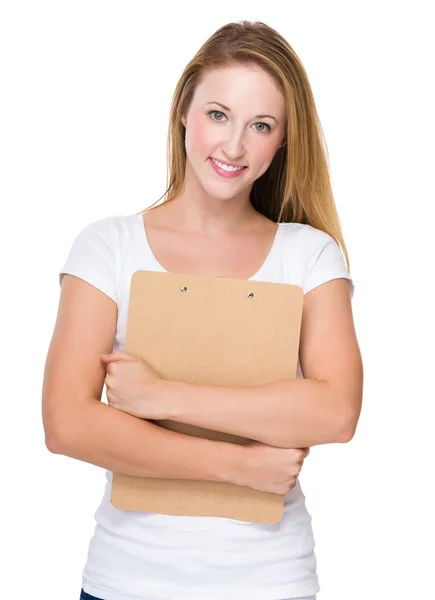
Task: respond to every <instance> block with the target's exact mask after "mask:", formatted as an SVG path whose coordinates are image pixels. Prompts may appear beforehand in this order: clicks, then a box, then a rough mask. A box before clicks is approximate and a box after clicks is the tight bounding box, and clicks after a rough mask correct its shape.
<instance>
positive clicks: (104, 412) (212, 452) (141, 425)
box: [46, 398, 245, 483]
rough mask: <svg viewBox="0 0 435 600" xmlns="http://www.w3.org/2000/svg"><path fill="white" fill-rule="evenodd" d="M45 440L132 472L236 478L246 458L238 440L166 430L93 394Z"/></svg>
mask: <svg viewBox="0 0 435 600" xmlns="http://www.w3.org/2000/svg"><path fill="white" fill-rule="evenodd" d="M46 444H47V447H48V449H49V450H50V451H51V452H53V453H55V454H63V455H65V456H70V457H71V458H76V459H77V460H82V461H84V462H87V463H91V464H93V465H96V466H98V467H102V468H103V469H108V470H109V471H113V472H115V473H122V474H125V475H133V476H134V477H156V478H163V479H199V480H203V481H204V480H206V481H221V482H224V481H225V482H229V483H235V482H236V481H238V476H239V473H240V472H242V470H243V469H244V461H245V456H244V455H242V454H241V449H242V447H240V446H237V445H236V444H229V443H226V442H216V441H211V440H206V439H202V438H196V437H192V436H188V435H184V434H182V433H177V432H175V431H170V430H167V429H164V428H162V427H158V426H157V425H154V424H153V423H150V422H149V421H143V420H142V419H139V418H137V417H134V416H132V415H129V414H127V413H125V412H122V411H119V410H116V409H115V408H112V407H111V406H108V405H107V404H104V403H102V402H100V401H99V400H98V399H97V398H90V399H88V400H87V401H85V402H83V403H82V404H81V406H80V410H76V411H75V412H74V411H73V410H71V411H70V412H69V421H68V424H67V425H66V424H65V426H64V427H63V428H62V430H60V431H59V432H58V435H57V436H56V435H54V436H53V438H47V442H46Z"/></svg>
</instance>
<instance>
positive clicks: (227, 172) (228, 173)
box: [208, 156, 248, 179]
mask: <svg viewBox="0 0 435 600" xmlns="http://www.w3.org/2000/svg"><path fill="white" fill-rule="evenodd" d="M208 160H209V162H210V164H211V166H212V167H213V169H214V171H215V172H216V173H217V174H218V175H220V176H221V177H226V178H227V179H234V177H239V176H240V175H241V174H242V173H243V172H244V171H246V169H247V168H248V167H242V168H234V167H226V166H224V165H223V164H222V163H221V165H218V164H217V163H216V162H215V160H214V159H213V158H212V157H211V156H210V157H209V159H208Z"/></svg>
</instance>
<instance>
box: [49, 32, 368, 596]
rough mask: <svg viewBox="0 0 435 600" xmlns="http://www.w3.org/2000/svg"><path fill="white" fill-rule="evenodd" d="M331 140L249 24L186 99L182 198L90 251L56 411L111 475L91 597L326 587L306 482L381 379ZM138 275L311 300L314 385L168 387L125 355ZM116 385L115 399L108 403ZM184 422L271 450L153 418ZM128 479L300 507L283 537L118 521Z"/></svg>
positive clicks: (300, 85)
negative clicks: (265, 286) (358, 297)
mask: <svg viewBox="0 0 435 600" xmlns="http://www.w3.org/2000/svg"><path fill="white" fill-rule="evenodd" d="M322 140H323V138H322V134H321V126H320V123H319V120H318V117H317V113H316V109H315V103H314V100H313V96H312V92H311V89H310V85H309V82H308V79H307V75H306V73H305V70H304V68H303V66H302V65H301V62H300V61H299V59H298V57H297V56H296V54H295V52H294V51H293V50H292V48H291V47H290V45H289V44H288V42H287V41H286V40H284V39H283V38H282V37H281V36H280V35H279V34H278V33H277V32H276V31H275V30H274V29H272V28H270V27H268V26H267V25H265V24H263V23H259V22H254V23H251V22H247V21H243V22H240V23H230V24H228V25H226V26H224V27H222V28H220V29H219V30H218V31H216V33H215V34H214V35H212V37H211V38H210V39H209V40H208V41H207V42H206V43H205V44H204V45H203V47H202V48H201V49H200V50H199V51H198V52H197V54H196V56H194V58H193V59H192V60H191V61H190V63H189V64H188V65H187V67H186V68H185V70H184V72H183V74H182V76H181V78H180V81H179V82H178V84H177V87H176V90H175V94H174V98H173V103H172V107H171V114H170V128H169V138H168V142H169V146H168V156H169V161H168V162H169V187H168V190H167V192H166V194H165V198H164V201H163V202H162V203H161V204H160V205H158V206H156V207H154V208H151V209H149V210H146V211H143V212H142V213H138V214H129V215H118V216H110V217H107V218H104V219H101V220H99V221H96V222H93V223H91V224H90V225H87V226H86V227H84V229H83V230H81V231H80V232H79V234H78V235H77V237H76V239H75V240H74V242H73V244H72V247H71V250H70V253H69V255H68V257H67V260H66V263H65V264H64V266H63V268H62V270H61V272H60V274H59V276H60V282H61V296H60V303H59V312H58V316H57V322H56V326H55V331H54V334H53V339H52V342H51V345H50V349H49V352H48V356H47V363H46V370H45V376H44V391H43V416H44V427H45V431H46V439H47V447H48V448H49V449H50V450H51V451H52V452H57V453H61V454H64V455H67V456H71V457H73V458H76V459H79V460H83V461H86V462H89V463H92V464H95V465H98V466H100V467H102V468H105V469H106V477H107V484H106V489H105V494H104V497H103V500H102V503H101V504H100V506H99V508H98V510H97V512H96V514H95V519H96V528H95V533H94V535H93V538H92V540H91V543H90V546H89V552H88V557H87V562H86V565H85V567H84V571H83V581H82V586H83V587H82V591H81V598H82V599H83V600H95V599H96V598H98V599H103V600H125V599H126V598H129V600H152V599H153V598H155V599H157V598H159V599H172V600H175V599H181V598H183V599H189V600H194V599H196V600H206V599H207V600H213V599H215V600H224V599H225V600H230V599H232V600H236V599H237V600H278V599H290V598H291V599H293V600H296V599H299V600H302V598H305V600H308V599H309V600H312V599H314V598H315V596H316V593H317V592H318V591H319V590H320V586H319V582H318V578H317V574H316V557H315V553H314V545H315V544H314V538H313V532H312V528H311V516H310V514H309V512H308V511H307V509H306V506H305V496H304V494H303V492H302V490H301V487H300V484H299V480H298V475H299V472H300V469H301V466H302V463H303V460H304V458H305V457H306V455H307V453H308V451H309V447H310V446H314V445H319V444H328V443H337V442H347V441H349V440H350V439H351V438H352V436H353V434H354V432H355V428H356V425H357V421H358V418H359V413H360V409H361V400H362V380H363V372H362V361H361V357H360V352H359V347H358V343H357V339H356V335H355V329H354V323H353V316H352V308H351V298H352V296H353V289H354V288H353V282H352V279H351V277H350V274H349V271H348V268H347V267H346V265H345V262H344V258H343V254H342V250H341V249H340V246H341V247H342V248H343V251H344V253H345V255H346V261H347V262H348V256H347V252H346V247H345V244H344V240H343V236H342V232H341V228H340V223H339V218H338V215H337V211H336V207H335V203H334V199H333V194H332V191H331V185H330V179H329V173H328V168H327V160H326V155H325V150H324V145H323V143H322ZM138 269H147V270H156V271H163V272H165V271H168V272H174V273H186V274H192V275H204V276H220V277H233V278H239V279H255V280H260V281H275V282H282V283H292V284H297V285H299V286H300V287H302V288H303V290H304V293H305V296H304V309H303V319H302V329H301V339H300V351H299V361H298V377H297V378H296V379H292V380H286V381H281V382H277V383H274V384H273V385H264V386H256V387H254V386H253V387H240V388H232V387H214V386H195V385H190V384H187V383H184V382H175V381H166V380H164V379H163V378H161V377H160V376H159V374H158V373H157V372H155V371H154V370H153V369H152V368H151V367H150V366H149V365H147V364H146V363H145V361H143V360H141V359H140V358H139V357H135V356H133V355H131V354H128V353H126V352H124V350H123V348H124V342H125V334H126V320H127V308H128V299H129V289H130V287H129V286H130V279H131V276H132V274H133V273H134V272H135V271H136V270H138ZM108 352H110V354H107V353H108ZM104 383H105V384H106V387H107V399H108V404H105V403H101V402H98V401H96V400H100V399H101V393H102V389H103V385H104ZM252 402H255V406H256V410H255V411H253V410H252ZM216 403H219V405H220V406H221V407H222V411H221V413H220V414H219V415H216V412H215V411H212V410H211V407H212V406H216ZM271 406H273V410H272V411H271V410H270V407H271ZM199 407H200V410H199ZM249 407H251V410H249ZM195 409H196V410H195ZM175 410H177V411H179V412H178V413H177V414H179V415H180V414H182V416H181V417H180V418H179V419H178V420H179V421H181V420H182V419H184V422H191V423H192V424H195V425H199V426H203V427H206V428H207V427H208V428H210V429H216V430H219V427H221V428H222V429H221V430H222V431H223V430H225V431H227V432H230V433H235V434H239V435H243V436H246V437H248V438H250V439H252V440H254V442H253V443H251V444H249V445H247V446H238V445H235V444H226V443H223V442H217V443H216V442H210V441H209V440H205V439H200V438H193V437H191V436H185V435H182V434H179V433H176V432H172V431H169V430H165V429H163V428H160V427H158V426H156V425H155V424H153V423H151V422H149V421H147V420H146V419H147V418H148V419H150V418H152V417H153V416H155V415H156V414H158V413H157V411H163V412H164V414H165V415H166V418H170V417H169V415H174V414H175V412H174V411H175ZM165 411H166V412H165ZM180 411H181V413H180ZM182 411H185V412H184V413H183V412H182ZM189 415H190V416H189ZM193 415H195V416H193ZM266 415H269V418H268V419H266V418H265V416H266ZM138 417H141V418H138ZM160 418H165V417H160ZM189 419H191V420H190V421H189ZM113 472H119V473H126V474H129V475H134V476H142V477H147V476H149V477H162V478H178V479H182V478H185V479H202V480H215V481H230V482H232V483H236V484H238V485H245V486H250V487H252V488H254V489H259V490H264V491H271V492H275V493H282V494H285V504H284V514H283V518H282V520H281V521H280V522H279V523H277V524H274V525H265V524H259V523H247V522H242V521H237V520H233V519H227V518H215V517H189V516H176V515H164V514H155V513H141V512H133V511H123V510H118V509H116V508H114V507H113V506H112V505H111V503H110V493H111V482H112V473H113ZM60 595H61V596H65V594H62V593H60Z"/></svg>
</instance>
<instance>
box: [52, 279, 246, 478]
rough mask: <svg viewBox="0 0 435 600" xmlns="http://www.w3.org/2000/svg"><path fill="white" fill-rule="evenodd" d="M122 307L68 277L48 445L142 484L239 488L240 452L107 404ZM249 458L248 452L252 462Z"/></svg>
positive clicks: (57, 332)
mask: <svg viewBox="0 0 435 600" xmlns="http://www.w3.org/2000/svg"><path fill="white" fill-rule="evenodd" d="M116 323H117V305H116V303H115V302H114V301H113V300H112V299H111V298H109V297H108V296H107V295H106V294H104V293H102V291H100V290H99V289H96V288H95V287H94V286H93V285H90V284H89V283H87V282H86V281H84V280H82V279H80V278H78V277H75V276H72V275H68V274H66V275H64V278H63V282H62V288H61V297H60V301H59V309H58V314H57V320H56V325H55V329H54V333H53V336H52V340H51V343H50V347H49V350H48V354H47V359H46V364H45V372H44V382H43V390H42V417H43V424H44V430H45V440H46V442H45V443H46V446H47V448H48V449H49V450H51V451H52V452H54V453H59V454H65V455H67V456H70V457H72V458H76V459H79V460H82V461H85V462H88V463H92V464H94V465H97V466H99V467H103V468H105V469H108V470H110V471H114V472H117V473H123V474H126V475H133V476H138V477H161V478H169V479H172V478H175V479H200V480H210V481H229V482H232V481H233V473H234V474H235V475H237V470H238V469H239V467H240V468H242V469H243V468H244V462H242V463H241V462H240V461H241V459H242V454H241V450H242V449H241V447H239V446H236V445H233V444H229V443H225V442H216V441H210V440H205V439H201V438H195V437H192V436H187V435H184V434H181V433H178V432H173V431H168V430H165V429H163V428H161V427H158V426H157V425H155V424H153V423H149V422H147V421H142V420H141V419H138V418H137V417H134V416H132V415H129V414H127V413H124V412H122V411H119V410H116V409H115V408H113V407H111V406H108V405H106V404H104V403H102V402H100V399H101V394H102V389H103V385H104V378H105V375H106V370H105V365H104V364H103V362H102V360H101V354H103V353H105V352H108V351H110V350H111V349H112V347H113V340H114V336H115V332H116ZM245 454H246V453H243V461H245V458H244V456H245Z"/></svg>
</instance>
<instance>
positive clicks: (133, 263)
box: [59, 214, 354, 600]
mask: <svg viewBox="0 0 435 600" xmlns="http://www.w3.org/2000/svg"><path fill="white" fill-rule="evenodd" d="M139 269H144V270H154V271H165V269H164V268H163V267H162V266H161V265H160V264H159V263H158V262H157V259H156V258H155V256H154V255H153V253H152V251H151V248H150V246H149V244H148V240H147V237H146V233H145V229H144V226H143V215H142V214H139V215H137V214H132V215H118V216H110V217H106V218H104V219H101V220H98V221H95V222H92V223H91V224H89V225H87V226H85V227H84V228H83V229H82V230H81V231H80V232H79V233H78V235H77V236H76V238H75V239H74V241H73V243H72V246H71V249H70V252H69V255H68V257H67V260H66V262H65V263H64V266H63V268H62V269H61V271H60V272H59V282H61V280H62V274H63V273H69V274H72V275H75V276H76V277H80V278H81V279H84V280H85V281H87V282H88V283H90V284H92V285H93V286H95V287H96V288H98V289H100V290H101V291H102V292H104V293H105V294H107V295H108V296H109V297H110V298H112V299H113V300H114V301H115V302H116V303H117V306H118V322H117V329H116V337H115V340H114V345H113V350H118V349H121V350H123V349H124V343H125V335H126V324H127V309H128V300H129V293H130V279H131V276H132V274H133V273H134V272H135V271H136V270H139ZM341 277H344V278H346V279H348V281H349V287H350V291H351V296H352V297H353V291H354V285H353V282H352V279H351V277H350V275H349V273H348V271H347V269H346V266H345V262H344V258H343V254H342V252H341V250H340V248H339V246H338V245H337V243H336V242H335V241H334V239H333V238H332V237H331V236H329V235H328V234H326V233H325V232H323V231H321V230H319V229H315V228H314V227H312V226H310V225H305V224H300V223H280V225H279V228H278V230H277V234H276V237H275V240H274V243H273V245H272V248H271V250H270V253H269V255H268V257H267V258H266V260H265V262H264V263H263V265H262V266H261V268H260V269H259V271H258V272H257V273H256V274H255V275H254V276H253V277H251V278H250V279H255V280H257V281H270V282H282V283H292V284H297V285H299V286H301V287H302V288H303V290H304V292H305V293H307V292H309V291H310V290H312V289H313V288H315V287H316V286H318V285H321V284H322V283H325V282H326V281H329V280H331V279H337V278H341ZM297 377H303V374H302V371H301V367H300V364H299V362H298V367H297ZM105 474H106V480H107V481H106V486H105V492H104V496H103V499H102V502H101V504H100V506H99V507H98V509H97V511H96V513H95V520H96V527H95V532H94V535H93V537H92V539H91V541H90V544H89V550H88V557H87V561H86V564H85V567H84V570H83V580H82V586H83V589H84V590H85V592H87V593H89V594H92V595H93V596H97V597H98V598H104V600H152V599H153V598H158V599H173V600H181V599H184V600H273V599H290V598H292V599H294V598H298V597H302V596H303V597H306V596H310V595H313V594H316V593H317V592H318V591H319V590H320V587H319V582H318V578H317V573H316V568H317V562H316V556H315V553H314V545H315V543H314V538H313V531H312V527H311V515H310V514H309V512H308V510H307V508H306V506H305V496H304V494H303V492H302V490H301V486H300V483H299V480H298V481H297V484H296V486H295V487H294V488H293V489H292V490H291V492H289V493H288V494H286V495H285V498H284V513H283V517H282V519H281V521H280V522H279V523H276V524H271V525H270V524H261V523H260V524H259V523H248V522H244V521H238V520H235V519H228V518H220V517H191V516H178V515H164V514H156V513H144V512H135V511H124V510H119V509H116V508H114V507H113V506H112V504H111V503H110V493H111V483H112V472H111V471H106V472H105Z"/></svg>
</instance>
